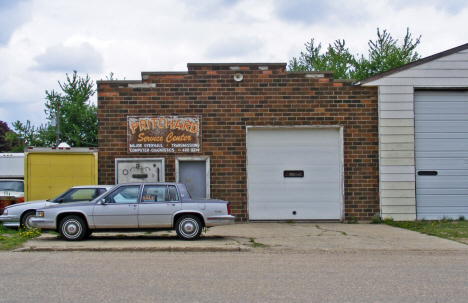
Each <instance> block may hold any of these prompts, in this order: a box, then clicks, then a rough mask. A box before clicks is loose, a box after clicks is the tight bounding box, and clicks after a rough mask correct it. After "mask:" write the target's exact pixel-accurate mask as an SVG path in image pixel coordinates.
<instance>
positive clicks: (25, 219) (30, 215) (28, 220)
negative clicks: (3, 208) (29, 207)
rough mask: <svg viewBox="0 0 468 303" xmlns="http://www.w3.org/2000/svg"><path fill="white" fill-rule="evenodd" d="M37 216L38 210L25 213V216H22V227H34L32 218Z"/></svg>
mask: <svg viewBox="0 0 468 303" xmlns="http://www.w3.org/2000/svg"><path fill="white" fill-rule="evenodd" d="M35 216H36V212H35V211H28V212H27V213H25V214H24V215H23V217H22V218H21V227H23V228H26V229H28V228H32V227H33V226H32V225H31V219H32V218H34V217H35Z"/></svg>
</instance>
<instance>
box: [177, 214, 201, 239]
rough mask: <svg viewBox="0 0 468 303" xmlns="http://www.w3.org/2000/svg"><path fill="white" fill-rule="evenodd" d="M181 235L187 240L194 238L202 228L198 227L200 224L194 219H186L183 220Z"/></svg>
mask: <svg viewBox="0 0 468 303" xmlns="http://www.w3.org/2000/svg"><path fill="white" fill-rule="evenodd" d="M180 226H181V228H180V233H181V234H182V235H183V236H184V237H185V238H192V237H194V236H195V235H197V233H198V229H199V228H200V227H199V226H198V222H197V221H195V219H193V218H186V219H184V220H182V222H181V224H180Z"/></svg>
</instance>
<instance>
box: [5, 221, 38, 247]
mask: <svg viewBox="0 0 468 303" xmlns="http://www.w3.org/2000/svg"><path fill="white" fill-rule="evenodd" d="M40 235H41V231H40V230H39V229H19V230H16V229H10V228H6V227H3V225H0V250H11V249H14V248H17V247H21V246H22V245H23V243H24V242H26V241H28V240H29V239H32V238H35V237H38V236H40Z"/></svg>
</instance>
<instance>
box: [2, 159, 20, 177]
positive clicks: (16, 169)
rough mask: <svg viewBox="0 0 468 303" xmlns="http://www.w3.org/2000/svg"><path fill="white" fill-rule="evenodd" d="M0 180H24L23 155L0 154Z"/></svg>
mask: <svg viewBox="0 0 468 303" xmlns="http://www.w3.org/2000/svg"><path fill="white" fill-rule="evenodd" d="M0 179H24V153H2V154H0Z"/></svg>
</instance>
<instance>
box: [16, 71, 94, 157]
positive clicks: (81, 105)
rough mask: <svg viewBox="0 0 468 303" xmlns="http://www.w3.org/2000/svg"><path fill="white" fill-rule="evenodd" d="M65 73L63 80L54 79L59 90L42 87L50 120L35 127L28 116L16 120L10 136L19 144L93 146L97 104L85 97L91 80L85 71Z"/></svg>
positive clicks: (90, 94)
mask: <svg viewBox="0 0 468 303" xmlns="http://www.w3.org/2000/svg"><path fill="white" fill-rule="evenodd" d="M66 75H67V80H66V82H65V83H63V84H62V83H61V82H60V81H58V83H59V85H60V88H61V90H62V92H60V93H59V92H56V91H54V90H52V91H50V92H49V91H47V90H46V91H45V93H46V98H45V99H46V102H45V107H46V110H45V112H46V114H47V119H48V120H50V122H48V123H46V124H43V125H41V126H39V127H38V128H35V127H34V126H32V125H31V123H30V121H29V120H28V121H27V122H26V124H24V125H23V124H22V123H21V122H19V121H16V122H15V123H13V126H14V127H15V131H16V133H15V134H14V135H11V136H10V140H14V139H16V140H19V141H20V142H21V144H22V146H23V148H24V147H27V146H54V145H55V146H56V145H57V143H58V142H66V143H67V144H68V145H70V146H73V147H82V146H86V147H95V146H97V117H96V112H97V106H96V105H94V104H92V103H91V101H90V100H89V99H90V97H91V96H93V95H94V93H95V92H96V90H95V89H94V83H93V81H92V80H91V79H90V78H89V77H88V75H86V77H85V78H82V77H80V76H79V75H78V73H77V71H74V72H73V75H72V76H71V77H70V76H69V75H68V74H66ZM53 121H54V122H55V123H52V122H53Z"/></svg>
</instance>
